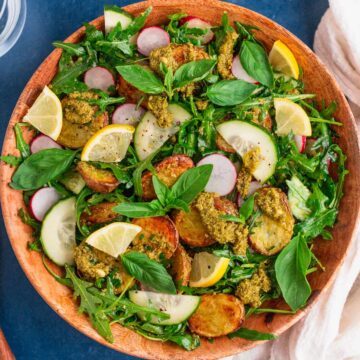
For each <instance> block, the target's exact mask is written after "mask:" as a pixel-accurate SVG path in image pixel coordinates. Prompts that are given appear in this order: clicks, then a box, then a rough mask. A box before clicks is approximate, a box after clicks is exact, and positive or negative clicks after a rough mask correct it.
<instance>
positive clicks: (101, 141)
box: [81, 124, 135, 162]
mask: <svg viewBox="0 0 360 360" xmlns="http://www.w3.org/2000/svg"><path fill="white" fill-rule="evenodd" d="M134 130H135V129H134V127H133V126H131V125H124V124H113V125H108V126H105V127H104V128H102V129H101V130H99V131H98V132H96V133H95V134H94V135H93V136H92V137H91V138H90V139H89V140H88V142H87V143H86V144H85V146H84V149H83V151H82V153H81V160H83V161H102V162H119V161H121V160H122V159H123V158H124V157H125V155H126V151H127V149H128V147H129V145H130V142H131V139H132V137H133V133H134Z"/></svg>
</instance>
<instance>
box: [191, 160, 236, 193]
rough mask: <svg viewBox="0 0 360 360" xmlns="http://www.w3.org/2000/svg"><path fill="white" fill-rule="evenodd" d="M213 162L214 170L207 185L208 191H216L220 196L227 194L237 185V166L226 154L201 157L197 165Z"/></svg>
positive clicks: (206, 189)
mask: <svg viewBox="0 0 360 360" xmlns="http://www.w3.org/2000/svg"><path fill="white" fill-rule="evenodd" d="M205 164H211V165H213V170H212V173H211V176H210V179H209V181H208V183H207V185H206V187H205V191H206V192H215V193H218V194H219V195H220V196H224V195H227V194H229V193H231V191H232V190H233V189H234V187H235V183H236V177H237V175H236V168H235V166H234V164H233V163H232V162H231V161H230V160H229V159H228V158H227V157H226V156H224V155H221V154H211V155H208V156H206V157H204V158H203V159H201V160H200V161H199V162H198V163H197V166H200V165H205Z"/></svg>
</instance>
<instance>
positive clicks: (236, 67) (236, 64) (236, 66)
mask: <svg viewBox="0 0 360 360" xmlns="http://www.w3.org/2000/svg"><path fill="white" fill-rule="evenodd" d="M231 72H232V74H233V75H234V76H235V77H236V78H237V79H239V80H244V81H246V82H248V83H252V84H259V83H258V82H257V81H256V80H255V79H254V78H252V77H251V76H250V75H248V73H247V72H246V71H245V69H244V68H243V66H242V65H241V62H240V57H239V55H236V56H235V57H234V58H233V62H232V67H231Z"/></svg>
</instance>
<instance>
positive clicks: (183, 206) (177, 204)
mask: <svg viewBox="0 0 360 360" xmlns="http://www.w3.org/2000/svg"><path fill="white" fill-rule="evenodd" d="M167 209H169V210H170V209H178V210H183V211H185V212H187V213H188V212H189V211H190V209H189V207H188V205H187V203H186V202H185V201H183V200H181V199H175V200H172V201H171V202H170V203H169V205H168V206H167Z"/></svg>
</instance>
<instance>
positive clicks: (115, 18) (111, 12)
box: [104, 5, 133, 33]
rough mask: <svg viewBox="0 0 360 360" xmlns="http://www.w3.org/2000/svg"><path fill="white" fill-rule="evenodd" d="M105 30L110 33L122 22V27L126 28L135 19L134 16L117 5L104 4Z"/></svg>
mask: <svg viewBox="0 0 360 360" xmlns="http://www.w3.org/2000/svg"><path fill="white" fill-rule="evenodd" d="M104 21H105V32H106V33H109V32H110V31H111V30H112V29H113V28H114V27H115V26H116V25H117V23H119V22H120V24H121V28H122V29H123V30H125V29H126V28H127V27H128V26H129V25H130V23H131V22H132V21H133V17H132V16H131V14H129V13H128V12H127V11H125V10H123V9H122V8H120V7H119V6H116V5H105V6H104Z"/></svg>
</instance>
